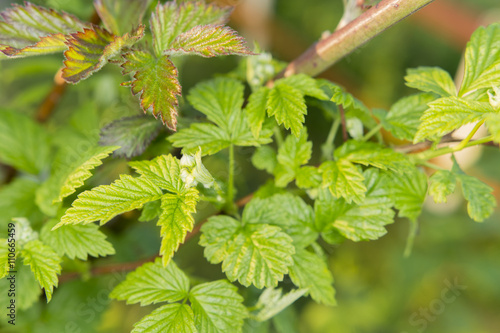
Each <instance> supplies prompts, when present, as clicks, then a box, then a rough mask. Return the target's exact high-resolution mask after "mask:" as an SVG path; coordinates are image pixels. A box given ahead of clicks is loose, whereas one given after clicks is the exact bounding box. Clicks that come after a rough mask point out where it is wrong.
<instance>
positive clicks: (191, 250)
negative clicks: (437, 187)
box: [0, 0, 500, 333]
mask: <svg viewBox="0 0 500 333" xmlns="http://www.w3.org/2000/svg"><path fill="white" fill-rule="evenodd" d="M32 2H34V3H36V4H40V5H43V6H47V7H53V8H56V9H61V10H65V11H67V12H70V13H73V14H75V15H77V16H78V17H80V18H82V19H88V18H89V17H91V16H92V12H93V9H92V6H91V2H90V1H89V0H47V1H42V0H34V1H32ZM220 2H225V3H239V6H238V7H237V9H236V10H235V12H234V13H233V16H232V19H231V22H230V25H231V26H233V27H234V28H235V29H237V30H239V31H240V32H241V33H242V34H243V35H244V36H245V37H246V38H247V39H248V41H249V43H250V44H251V43H252V41H254V40H256V41H258V42H259V44H260V45H261V47H262V48H263V49H264V50H266V51H268V52H271V53H272V54H273V55H274V56H275V57H276V58H277V59H280V60H283V61H291V60H293V59H294V58H295V57H297V56H298V55H299V54H300V53H301V52H303V51H304V50H305V49H306V48H307V47H308V46H309V45H311V44H312V43H314V42H315V41H316V40H317V39H318V38H319V37H320V36H321V35H322V33H323V32H324V31H332V30H334V29H335V27H336V25H337V23H338V21H339V20H340V18H341V15H342V1H341V0H308V1H302V0H241V1H237V0H234V1H232V0H221V1H220ZM10 3H12V1H5V0H0V9H4V8H6V7H7V6H9V4H10ZM18 3H20V1H19V2H18ZM493 21H500V3H499V2H498V0H436V1H435V2H434V3H433V4H431V5H429V6H427V7H426V8H424V9H423V10H422V11H420V12H418V13H416V14H415V15H413V16H412V17H410V18H408V19H406V20H404V21H403V22H400V23H399V24H397V25H396V26H394V27H392V28H390V29H389V30H387V31H385V32H384V33H382V34H381V35H380V36H378V37H376V38H375V39H373V40H372V41H370V42H369V43H367V44H366V45H364V46H363V47H361V48H360V49H358V50H356V51H355V52H354V53H352V54H351V55H349V56H348V57H346V58H345V59H344V60H342V61H341V62H339V63H338V64H336V65H334V66H333V67H331V68H330V69H329V70H327V71H326V72H325V73H323V74H322V75H321V77H325V78H328V79H330V80H332V81H334V82H337V83H339V84H341V85H343V86H344V87H346V89H347V90H348V91H349V92H351V93H352V94H354V95H355V96H356V97H357V98H358V99H360V100H362V101H363V102H364V103H365V104H366V105H368V106H369V107H377V108H385V109H388V108H389V107H390V105H391V104H392V103H394V102H395V101H396V100H398V99H399V98H401V97H403V96H405V95H408V94H411V93H412V91H411V89H409V88H407V87H405V85H404V79H403V77H404V75H405V72H406V69H407V68H411V67H417V66H439V67H442V68H444V69H445V70H447V71H449V72H450V73H451V74H452V76H453V75H454V74H455V73H456V72H457V69H459V68H460V63H461V57H462V52H463V50H464V48H465V45H466V42H467V40H468V39H469V37H470V35H471V33H472V32H473V31H474V30H475V28H477V27H478V26H479V25H482V24H486V23H488V22H493ZM61 61H62V55H54V56H46V57H40V58H30V59H20V60H9V61H6V60H1V61H0V73H1V74H0V106H1V107H2V108H6V109H13V110H16V111H18V112H21V113H25V114H28V115H32V116H35V114H36V113H37V110H38V108H39V107H40V105H41V104H42V102H43V100H44V99H45V98H46V96H47V94H48V93H49V91H50V90H51V89H52V87H53V82H54V74H55V73H56V72H57V71H58V69H59V68H60V67H61ZM238 61H239V59H238V58H235V57H227V58H219V59H202V58H197V57H193V58H189V59H188V60H186V61H185V62H184V63H183V64H182V66H181V69H180V73H181V83H182V84H183V91H184V92H187V91H188V90H189V88H190V87H192V86H193V85H194V84H196V83H197V82H199V81H200V80H204V79H208V78H211V77H213V75H215V74H219V73H226V72H229V71H231V70H233V69H234V68H235V67H236V66H237V64H238ZM121 81H122V77H121V75H119V69H118V68H117V67H116V66H106V67H105V68H104V69H103V70H102V71H101V72H99V73H97V74H95V75H94V76H93V77H92V78H90V79H89V80H86V81H83V82H82V83H80V84H79V85H77V86H70V87H67V88H66V91H65V93H64V95H63V96H62V98H61V100H60V101H59V103H58V105H57V107H56V109H55V110H54V114H53V115H52V117H51V118H50V119H49V121H48V122H47V126H48V128H51V127H52V128H54V136H57V130H56V129H57V124H59V123H69V124H71V125H72V126H73V128H74V129H75V130H77V131H81V132H86V131H87V130H89V129H95V128H99V127H102V126H104V125H105V124H107V123H109V122H110V121H112V120H114V119H117V118H120V117H123V116H127V115H133V114H137V113H138V112H139V110H138V108H137V103H136V101H135V100H134V98H132V97H131V95H130V91H129V88H123V87H120V85H119V84H120V82H121ZM184 107H185V113H186V114H191V113H192V112H193V111H192V110H190V109H189V106H186V105H184ZM323 117H324V115H323V113H322V112H320V111H319V110H316V109H314V108H311V109H310V110H309V115H308V117H307V126H308V128H309V129H310V130H309V133H310V134H311V137H312V140H313V141H314V146H315V147H316V149H315V156H316V158H319V147H320V146H321V143H322V142H323V141H324V140H325V138H326V135H327V133H328V128H329V126H330V124H329V123H328V122H326V121H325V120H324V118H323ZM181 125H182V122H181ZM312 129H314V130H312ZM94 134H95V133H94ZM166 135H167V133H164V134H163V135H161V136H160V137H159V138H158V139H157V140H155V141H154V143H153V145H152V146H151V147H150V148H149V149H148V150H147V151H146V153H145V154H144V155H143V156H142V158H150V157H153V156H155V155H156V154H159V153H164V152H167V151H169V149H170V147H169V145H168V143H167V142H166V141H165V136H166ZM252 152H253V149H240V150H238V151H237V153H238V155H237V176H238V177H237V187H238V197H244V196H245V195H247V194H249V193H251V192H253V191H255V190H256V189H257V186H258V184H263V183H264V182H265V181H266V180H267V178H268V176H267V175H266V174H265V173H263V172H259V171H256V170H255V169H254V167H253V166H252V165H251V163H250V158H251V154H252ZM463 161H465V162H467V163H466V164H465V165H463V166H464V169H465V171H466V172H467V173H468V174H470V175H474V176H477V177H479V178H480V179H482V180H483V181H485V182H486V183H488V184H489V185H490V186H492V187H493V188H494V189H495V192H494V194H495V196H496V197H497V202H500V200H499V199H500V191H499V190H498V189H500V169H499V167H498V165H500V152H499V149H498V147H483V148H481V149H480V151H476V152H474V153H470V154H469V155H467V154H466V155H465V157H464V158H463ZM465 162H464V163H465ZM440 163H441V162H440ZM442 163H444V162H442ZM206 165H207V167H208V169H209V170H211V171H213V173H214V175H215V176H218V177H221V178H224V177H226V157H225V156H224V155H223V154H220V155H216V156H213V157H210V158H207V159H206ZM9 172H10V171H9V170H8V168H5V167H0V184H3V183H4V182H5V181H6V179H8V178H9V177H10V176H9ZM124 172H128V171H127V166H126V161H124V160H118V159H108V160H106V163H105V165H103V166H102V167H100V169H99V173H98V174H97V176H94V177H93V178H92V179H91V180H89V181H88V182H87V184H86V187H87V188H90V187H92V186H96V185H99V184H103V183H110V182H111V181H112V180H113V179H115V178H117V175H118V174H120V173H124ZM1 186H2V185H0V187H1ZM458 192H459V191H458ZM200 208H201V209H200V213H199V214H198V217H197V219H198V220H201V219H203V218H204V216H207V215H209V214H211V213H212V212H213V207H211V206H209V205H206V207H200ZM0 214H1V213H0ZM137 216H138V214H137V213H135V212H132V213H130V214H126V215H125V216H122V217H120V218H118V219H115V220H113V221H112V222H110V223H108V224H107V225H106V227H105V228H103V229H104V230H105V232H106V233H107V234H108V236H109V238H110V240H111V242H112V243H113V245H114V246H115V248H116V252H117V254H116V255H115V256H113V257H111V258H104V259H99V260H98V261H96V262H95V263H92V265H94V264H95V265H98V266H99V265H106V264H112V263H117V262H118V263H120V262H133V261H137V260H142V259H144V258H149V257H151V256H153V255H155V254H156V253H157V251H158V248H159V242H160V240H159V238H158V228H157V227H156V226H155V225H154V224H153V223H137V222H136V218H137ZM499 217H500V216H499V214H498V212H495V214H493V216H492V217H491V218H489V219H488V220H487V221H485V222H483V223H475V222H473V221H472V220H471V219H469V218H468V216H467V212H466V203H465V202H464V201H463V199H462V196H461V194H460V193H456V194H455V195H453V196H452V197H451V198H450V200H449V203H448V204H445V205H439V206H438V205H435V204H433V203H432V202H427V203H426V207H425V210H424V213H423V214H422V216H421V217H420V218H419V224H420V228H419V232H418V235H417V238H416V240H415V244H414V247H413V251H412V254H411V256H410V257H409V258H405V257H404V256H403V252H404V248H405V243H406V237H407V233H408V228H409V223H408V221H406V220H397V221H396V223H394V224H393V225H390V226H388V228H387V229H388V234H387V235H386V236H384V237H382V238H381V239H379V240H377V241H371V242H361V243H353V242H351V241H346V242H345V243H343V244H341V245H338V246H335V247H334V246H325V251H327V252H328V253H329V254H330V260H329V265H330V268H331V270H332V272H333V275H334V278H335V287H336V290H337V301H338V306H336V307H333V308H332V307H325V306H321V305H318V304H315V303H314V302H312V301H311V300H310V299H308V298H304V299H300V300H299V301H297V302H296V303H295V304H294V305H293V306H292V307H290V308H288V309H286V310H285V311H283V312H282V313H280V314H279V315H278V316H276V317H275V318H274V319H273V320H272V321H271V322H270V323H268V324H266V325H257V324H256V323H249V324H248V325H247V326H246V328H245V329H246V330H247V332H278V333H293V332H300V333H336V332H342V333H351V332H352V333H365V332H366V333H378V332H380V333H405V332H406V333H414V332H428V333H496V332H500V315H499V314H500V223H499V222H500V221H499ZM176 261H177V262H178V264H179V266H180V267H181V268H183V269H184V270H185V271H186V272H188V273H190V274H191V275H192V277H193V279H198V278H199V279H200V280H204V279H216V278H222V277H223V275H222V274H221V272H220V266H219V265H210V264H208V263H207V262H206V260H205V259H204V258H203V255H202V248H201V247H200V246H199V245H198V244H197V238H194V239H192V240H190V241H188V242H187V243H186V244H185V245H184V246H183V247H182V248H181V250H180V251H179V253H178V254H177V255H176ZM86 265H87V264H85V263H81V264H77V265H75V267H73V269H74V270H76V271H78V270H80V271H84V270H85V267H86ZM124 275H125V273H123V272H115V273H112V274H103V275H100V276H98V277H86V278H85V279H84V280H83V282H82V280H71V281H67V282H64V283H61V286H60V287H59V288H58V289H57V290H56V292H55V294H54V298H53V300H52V301H51V303H50V304H48V305H42V304H41V303H40V304H36V305H35V306H34V307H32V308H31V309H29V310H27V311H25V312H22V313H21V314H20V315H19V316H18V321H19V324H20V325H19V327H18V330H14V331H13V332H94V331H96V332H128V331H130V328H131V325H132V324H133V323H134V322H136V321H138V320H139V319H140V318H141V317H142V316H144V315H146V314H147V313H149V312H150V311H151V309H152V308H151V307H144V308H141V307H139V306H127V305H125V304H124V302H116V301H109V300H108V299H107V295H108V293H109V292H110V290H111V289H112V288H113V286H115V285H116V284H117V283H118V282H119V281H121V280H122V279H123V278H124ZM287 285H288V286H290V285H291V283H290V281H286V280H285V281H284V282H283V286H284V287H285V288H287ZM246 292H247V294H246V296H247V297H248V298H249V299H250V300H251V299H252V298H253V299H255V297H257V296H258V291H257V290H252V289H249V290H248V291H246ZM2 294H3V291H2ZM1 297H2V296H0V299H1ZM1 304H3V303H1ZM9 329H10V328H9ZM0 330H1V331H2V332H3V331H5V332H10V331H7V328H1V327H0ZM228 333H230V332H228Z"/></svg>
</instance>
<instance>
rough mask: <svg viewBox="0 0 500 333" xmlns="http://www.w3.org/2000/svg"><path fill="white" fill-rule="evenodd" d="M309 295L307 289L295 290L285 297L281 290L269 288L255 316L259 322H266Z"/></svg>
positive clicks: (259, 303) (258, 304) (263, 294)
mask: <svg viewBox="0 0 500 333" xmlns="http://www.w3.org/2000/svg"><path fill="white" fill-rule="evenodd" d="M306 293H307V289H295V290H292V291H290V292H289V293H287V294H285V295H283V294H282V291H281V289H272V288H267V289H266V290H264V291H263V292H262V294H261V295H260V297H259V301H258V302H257V305H255V308H258V309H260V311H259V312H258V313H257V314H256V315H255V316H254V318H255V320H257V321H266V320H269V319H271V318H272V317H274V316H275V315H277V314H278V313H280V312H281V311H283V310H284V309H285V308H287V307H288V306H289V305H291V304H293V303H294V302H295V301H296V300H298V299H299V298H300V297H302V296H303V295H304V294H306Z"/></svg>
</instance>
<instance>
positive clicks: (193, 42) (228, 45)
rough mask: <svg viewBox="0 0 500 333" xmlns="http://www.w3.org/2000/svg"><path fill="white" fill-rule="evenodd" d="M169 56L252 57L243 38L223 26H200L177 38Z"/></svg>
mask: <svg viewBox="0 0 500 333" xmlns="http://www.w3.org/2000/svg"><path fill="white" fill-rule="evenodd" d="M164 53H165V54H169V55H185V54H195V55H199V56H202V57H207V58H210V57H215V56H221V55H230V54H236V55H251V54H253V53H252V52H250V50H249V49H248V48H247V46H246V44H245V41H244V40H243V38H242V37H240V36H238V34H237V32H236V31H234V30H233V29H231V28H229V27H226V26H223V25H213V24H211V25H198V26H196V27H194V28H192V29H191V30H189V31H186V32H184V33H182V34H180V35H179V36H177V37H176V38H175V39H174V41H173V42H172V45H171V46H170V48H169V49H168V50H166V51H165V52H164Z"/></svg>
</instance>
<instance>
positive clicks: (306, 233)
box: [242, 193, 318, 248]
mask: <svg viewBox="0 0 500 333" xmlns="http://www.w3.org/2000/svg"><path fill="white" fill-rule="evenodd" d="M242 222H243V223H244V224H269V225H274V226H278V227H280V228H281V229H282V230H283V231H284V232H286V233H287V234H288V235H289V236H290V237H291V238H292V239H293V242H294V246H295V247H296V248H303V247H306V246H308V245H310V244H311V243H312V242H314V241H315V240H316V239H317V238H318V232H317V231H316V230H315V227H314V213H313V210H312V207H311V206H309V205H308V204H306V203H305V202H304V201H303V200H302V199H301V198H300V197H298V196H294V195H292V194H289V193H287V194H276V195H273V196H271V197H267V198H265V199H259V198H254V199H252V201H250V202H249V203H248V204H247V205H246V206H245V209H244V210H243V217H242Z"/></svg>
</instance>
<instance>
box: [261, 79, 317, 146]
mask: <svg viewBox="0 0 500 333" xmlns="http://www.w3.org/2000/svg"><path fill="white" fill-rule="evenodd" d="M266 109H267V114H268V115H269V117H272V116H274V117H275V118H276V121H277V123H278V125H281V124H283V125H284V126H285V128H286V129H291V131H292V134H293V135H295V136H296V137H297V138H298V137H299V136H300V131H301V130H302V127H303V123H304V119H305V118H304V115H306V114H307V108H306V103H305V100H304V95H303V94H302V93H301V91H300V90H298V89H296V88H294V87H291V86H289V85H287V84H284V83H281V84H278V83H276V84H275V86H274V87H273V88H272V89H271V91H270V92H269V95H268V99H267V103H266Z"/></svg>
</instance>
